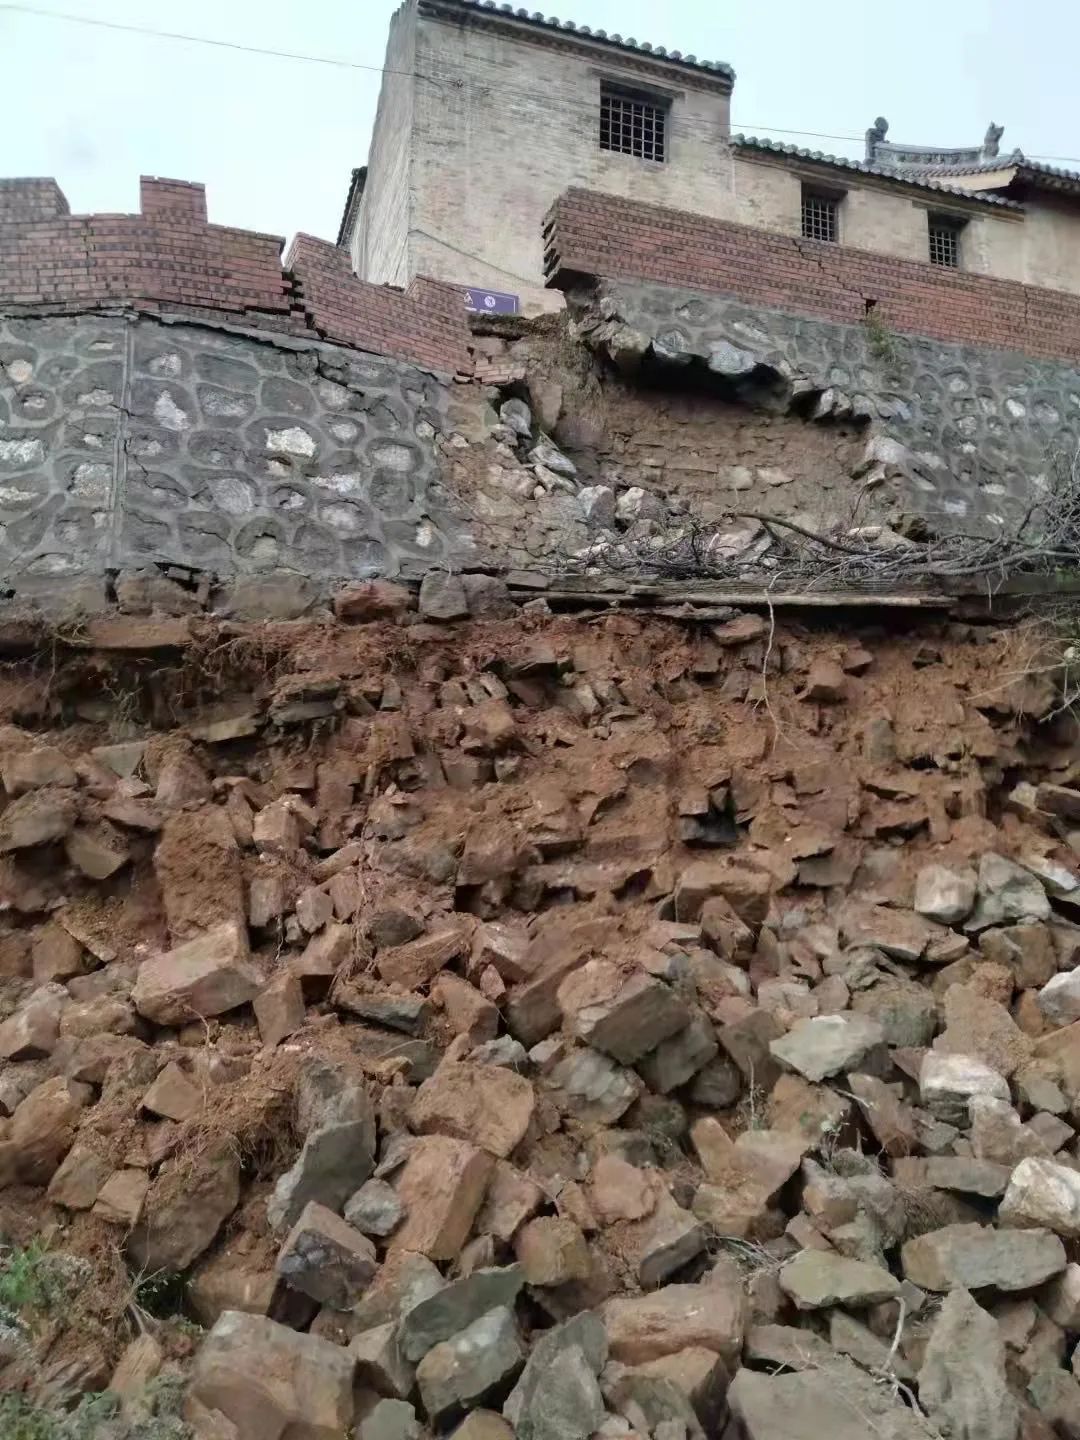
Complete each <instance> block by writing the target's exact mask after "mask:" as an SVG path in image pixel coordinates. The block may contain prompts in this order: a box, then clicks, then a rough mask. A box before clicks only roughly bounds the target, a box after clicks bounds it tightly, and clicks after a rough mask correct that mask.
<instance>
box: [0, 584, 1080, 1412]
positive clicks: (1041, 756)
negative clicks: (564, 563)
mask: <svg viewBox="0 0 1080 1440" xmlns="http://www.w3.org/2000/svg"><path fill="white" fill-rule="evenodd" d="M455 584H457V585H458V586H460V581H458V580H456V578H455V577H452V576H448V577H443V579H442V580H440V579H439V577H431V578H430V579H429V581H428V582H425V591H426V593H424V594H422V595H421V598H420V608H419V609H418V608H417V601H416V599H415V597H413V596H412V595H410V593H409V592H408V591H406V590H404V589H399V588H398V587H396V586H392V585H389V584H385V583H380V582H374V583H371V584H368V585H363V586H354V587H352V588H351V589H350V590H349V591H347V592H346V593H345V594H344V595H342V596H340V597H339V599H338V604H337V606H336V610H337V613H338V616H339V617H341V618H340V619H339V620H332V619H329V618H326V619H322V620H315V621H305V622H298V623H292V624H278V625H264V626H257V627H249V628H247V629H245V628H244V627H241V626H236V625H234V626H220V627H214V626H213V624H212V622H209V621H199V622H197V623H193V626H192V628H191V629H190V630H189V631H188V632H186V633H187V634H188V641H189V645H190V648H188V649H186V650H185V648H184V646H183V645H177V644H176V643H175V641H173V640H170V642H169V644H167V645H162V644H160V643H158V642H157V641H155V640H154V633H155V632H154V626H153V623H152V622H151V621H139V620H138V618H137V617H134V618H132V617H129V618H128V619H127V620H126V621H125V623H126V625H127V626H128V631H127V632H125V633H126V635H127V638H126V640H125V642H124V645H123V647H122V648H118V649H114V650H112V651H108V650H105V649H102V648H100V646H99V647H98V648H94V646H93V645H91V644H89V643H88V642H87V639H86V637H85V636H71V635H69V636H67V637H59V638H58V640H57V644H56V645H55V646H54V647H53V649H52V650H51V651H50V652H49V653H48V655H47V656H45V657H44V658H42V657H41V656H40V655H39V656H38V657H37V658H36V659H35V658H28V659H26V660H24V661H22V662H18V661H15V662H10V663H9V664H8V666H7V668H6V670H5V672H4V674H3V676H2V679H0V720H2V721H3V722H4V723H3V724H2V725H0V780H2V783H3V791H4V802H3V808H2V810H0V897H2V900H3V906H4V909H3V914H2V916H0V925H2V929H0V1116H2V1118H0V1241H2V1242H3V1244H4V1246H5V1249H4V1250H3V1251H2V1252H0V1367H2V1368H0V1391H2V1392H6V1393H8V1394H16V1393H18V1394H19V1395H21V1396H23V1397H25V1403H26V1405H27V1406H52V1407H54V1408H55V1407H59V1408H60V1410H61V1411H62V1409H63V1407H65V1406H67V1407H69V1408H70V1407H72V1406H75V1405H77V1404H80V1405H85V1404H86V1403H89V1402H88V1400H87V1399H86V1398H85V1397H91V1396H99V1395H100V1393H101V1392H106V1394H105V1396H104V1397H103V1399H102V1403H105V1402H107V1404H106V1408H105V1409H103V1410H102V1411H101V1416H102V1418H101V1419H100V1420H99V1421H98V1422H96V1426H97V1428H96V1429H94V1430H93V1432H92V1433H94V1434H95V1435H100V1436H102V1437H105V1440H127V1437H138V1440H145V1437H149V1440H158V1437H159V1436H161V1437H167V1440H172V1437H174V1436H177V1437H188V1436H193V1437H197V1440H341V1437H345V1436H348V1437H353V1436H356V1437H359V1440H418V1437H420V1436H421V1435H422V1434H425V1433H427V1434H434V1433H438V1434H442V1433H451V1432H452V1433H453V1434H455V1435H456V1436H459V1437H461V1440H513V1437H515V1436H516V1437H518V1440H587V1437H590V1436H593V1435H598V1436H602V1437H604V1440H623V1437H627V1440H631V1437H640V1440H703V1437H704V1436H709V1437H710V1440H711V1437H714V1436H723V1437H725V1440H739V1437H743V1440H802V1437H813V1440H818V1437H819V1436H820V1435H821V1434H828V1435H829V1436H830V1440H864V1437H866V1436H870V1435H873V1436H876V1437H886V1440H915V1437H955V1440H962V1437H968V1440H974V1437H980V1440H1019V1437H1024V1440H1041V1437H1050V1436H1054V1435H1059V1436H1076V1435H1080V1379H1078V1378H1077V1377H1078V1375H1080V1358H1076V1357H1075V1356H1074V1353H1073V1352H1074V1345H1075V1342H1076V1340H1077V1338H1078V1337H1080V1252H1078V1251H1077V1240H1078V1239H1080V1140H1078V1137H1077V1129H1078V1127H1080V762H1078V761H1077V759H1076V740H1077V728H1076V724H1075V722H1074V720H1073V718H1072V716H1071V715H1070V714H1069V713H1067V712H1062V711H1061V710H1060V707H1059V705H1058V700H1057V696H1056V693H1055V690H1054V686H1053V683H1052V680H1053V677H1052V675H1050V674H1047V673H1045V667H1042V666H1039V665H1035V664H1033V663H1029V661H1028V660H1027V659H1025V656H1028V655H1029V654H1030V651H1029V650H1028V649H1026V648H1025V647H1026V646H1027V643H1028V642H1027V638H1026V636H1025V634H1024V633H1023V632H1022V630H1021V629H1018V628H1014V629H1012V630H1011V631H1005V632H999V631H997V630H996V629H991V628H989V627H971V626H961V625H956V624H947V623H944V622H937V623H935V624H930V623H926V622H923V623H920V624H919V625H918V626H916V627H913V626H911V624H910V623H908V622H905V626H904V627H903V628H901V627H896V628H893V629H888V628H884V627H882V626H878V627H877V628H873V627H872V626H870V625H866V626H864V627H863V628H862V629H860V630H858V631H857V632H856V631H854V630H852V629H851V628H850V627H849V628H848V629H847V630H846V631H840V630H830V629H829V628H827V627H826V626H823V625H822V624H821V623H820V622H817V623H816V626H815V625H812V624H811V623H810V622H809V621H806V620H803V621H800V622H798V623H778V622H777V621H776V619H775V617H773V616H771V615H756V614H748V613H743V614H732V615H731V617H730V618H729V619H727V620H723V621H718V622H716V623H711V624H704V623H697V624H694V625H690V624H687V625H685V626H680V625H679V624H677V623H674V622H667V621H663V620H657V619H655V618H642V617H636V616H634V615H631V614H626V613H619V612H617V611H614V612H611V613H608V614H604V615H600V616H598V617H591V618H590V617H588V616H582V617H580V618H566V617H563V618H555V617H552V616H551V615H550V614H546V613H544V611H545V609H546V607H544V606H543V605H539V606H535V605H534V606H533V607H530V609H529V610H527V611H526V612H525V613H523V614H519V615H517V616H515V617H514V618H513V619H499V618H494V619H488V620H463V621H459V622H454V621H453V620H452V619H451V618H449V617H450V616H452V615H453V613H455V612H454V607H453V605H452V604H451V603H450V600H452V598H453V595H454V593H455V592H454V586H455ZM474 588H475V587H474ZM447 597H450V598H449V599H448V598H447ZM440 609H441V610H442V612H443V615H444V616H446V617H447V618H440V615H439V612H440ZM467 609H468V607H467V606H465V607H463V608H461V609H459V610H458V611H457V612H456V613H459V614H464V613H466V610H467ZM447 612H449V616H448V615H447ZM436 621H438V623H436ZM140 623H141V624H144V625H145V626H146V635H147V637H148V643H147V646H146V649H145V651H144V652H143V653H139V651H138V646H137V635H135V632H133V631H132V629H131V627H132V626H134V627H135V631H137V628H138V625H139V624H140ZM200 627H201V628H200ZM98 633H99V635H100V633H101V632H100V631H99V632H98ZM170 633H171V632H170ZM114 641H115V636H114ZM170 646H172V648H170ZM16 1281H18V1283H16ZM1077 1355H1080V1352H1077ZM1074 1358H1076V1364H1075V1367H1074V1365H1073V1360H1074ZM166 1393H167V1394H170V1395H172V1396H173V1398H174V1399H175V1410H174V1412H173V1416H172V1418H171V1419H170V1420H168V1422H165V1421H161V1422H160V1424H161V1425H162V1426H164V1425H166V1423H167V1425H168V1426H169V1427H171V1428H159V1429H154V1428H153V1426H154V1424H157V1423H158V1422H157V1421H156V1420H155V1419H154V1417H155V1415H158V1414H159V1413H160V1403H161V1397H162V1395H163V1394H166ZM80 1397H84V1398H82V1399H80ZM2 1403H3V1402H2V1400H0V1405H2ZM20 1403H22V1401H20ZM93 1403H94V1404H97V1403H99V1401H98V1400H97V1399H95V1400H94V1402H93ZM3 1413H4V1412H3V1411H2V1409H0V1416H2V1414H3ZM27 1413H30V1412H29V1411H27ZM95 1413H96V1412H95ZM27 1433H33V1434H35V1435H36V1434H37V1433H39V1432H37V1431H34V1432H29V1431H28V1432H27ZM42 1433H51V1432H42ZM88 1433H90V1432H88Z"/></svg>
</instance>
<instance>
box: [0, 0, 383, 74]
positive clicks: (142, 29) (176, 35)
mask: <svg viewBox="0 0 1080 1440" xmlns="http://www.w3.org/2000/svg"><path fill="white" fill-rule="evenodd" d="M4 10H6V11H8V12H10V13H12V14H16V15H36V16H38V17H39V18H41V19H45V20H66V21H67V22H68V24H70V25H91V26H93V27H94V28H95V29H97V30H121V31H123V32H124V33H125V34H128V35H148V36H151V37H152V38H153V39H155V40H182V41H183V42H184V43H185V44H187V45H213V46H214V47H215V49H218V50H241V51H243V52H244V53H245V54H247V55H270V56H272V57H273V58H274V59H275V60H302V61H304V62H305V64H308V65H336V66H339V67H340V68H342V69H345V70H370V71H372V72H373V73H374V74H376V75H380V74H381V75H411V74H412V71H411V70H389V69H388V68H387V67H386V66H385V65H364V64H362V63H361V62H360V61H359V60H344V59H342V58H340V57H339V56H334V55H301V54H299V53H297V52H296V51H294V50H269V49H265V48H263V47H262V46H259V45H241V44H240V42H239V41H236V40H213V39H211V38H210V36H208V35H184V34H181V33H180V32H179V31H175V30H155V29H152V28H151V27H150V26H148V25H124V24H121V22H120V21H119V20H95V19H93V18H92V17H91V16H89V15H70V14H68V13H67V12H66V11H64V10H42V9H41V8H40V7H38V6H33V5H19V4H15V3H8V0H5V3H4V4H0V11H4Z"/></svg>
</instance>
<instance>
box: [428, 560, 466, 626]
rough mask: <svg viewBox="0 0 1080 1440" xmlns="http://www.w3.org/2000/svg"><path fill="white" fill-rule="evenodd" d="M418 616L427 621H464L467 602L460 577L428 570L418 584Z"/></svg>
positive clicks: (442, 571)
mask: <svg viewBox="0 0 1080 1440" xmlns="http://www.w3.org/2000/svg"><path fill="white" fill-rule="evenodd" d="M420 614H421V615H423V616H425V617H426V618H427V619H428V620H464V619H466V617H467V616H468V614H469V600H468V596H467V595H466V594H465V586H464V585H463V584H462V580H461V576H460V575H451V574H450V573H448V572H447V571H445V570H429V571H428V572H427V574H426V575H425V576H424V578H423V580H422V581H421V582H420Z"/></svg>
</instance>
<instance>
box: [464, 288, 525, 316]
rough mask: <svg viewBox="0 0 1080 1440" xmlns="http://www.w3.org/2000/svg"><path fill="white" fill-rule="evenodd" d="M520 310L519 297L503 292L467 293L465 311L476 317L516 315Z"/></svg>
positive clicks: (470, 291) (475, 291) (473, 291)
mask: <svg viewBox="0 0 1080 1440" xmlns="http://www.w3.org/2000/svg"><path fill="white" fill-rule="evenodd" d="M520 308H521V306H520V305H519V303H518V297H517V296H516V295H507V294H506V293H505V292H504V291H502V290H466V291H465V309H466V310H470V311H471V312H472V313H473V314H474V315H516V314H517V313H518V311H519V310H520Z"/></svg>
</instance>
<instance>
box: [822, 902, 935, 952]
mask: <svg viewBox="0 0 1080 1440" xmlns="http://www.w3.org/2000/svg"><path fill="white" fill-rule="evenodd" d="M840 933H841V936H842V938H843V939H844V940H845V941H846V942H847V944H848V945H849V946H854V945H859V946H867V947H869V948H870V949H872V950H880V951H881V952H882V953H883V954H885V955H888V956H889V957H890V959H893V960H903V961H905V962H906V963H908V964H914V963H915V962H916V961H918V960H921V959H923V957H924V956H925V955H926V953H927V951H928V950H929V948H930V947H931V946H932V945H933V944H934V943H935V941H938V940H941V939H942V938H944V937H945V936H946V935H947V934H948V931H946V930H944V929H943V928H942V927H941V926H940V925H935V924H934V923H933V921H931V920H927V919H926V918H925V917H924V916H922V915H914V914H912V913H911V912H910V911H907V910H892V909H890V908H889V907H888V906H887V905H850V906H848V907H847V908H846V909H845V910H844V912H843V917H842V923H841V927H840Z"/></svg>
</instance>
